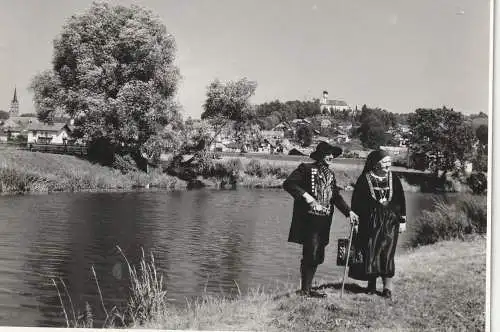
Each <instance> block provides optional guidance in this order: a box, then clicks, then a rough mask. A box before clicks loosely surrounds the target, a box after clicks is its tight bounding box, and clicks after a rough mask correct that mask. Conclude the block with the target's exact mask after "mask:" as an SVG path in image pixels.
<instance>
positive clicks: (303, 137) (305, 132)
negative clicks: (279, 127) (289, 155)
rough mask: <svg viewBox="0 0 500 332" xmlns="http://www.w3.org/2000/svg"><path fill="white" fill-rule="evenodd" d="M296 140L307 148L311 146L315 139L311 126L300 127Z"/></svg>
mask: <svg viewBox="0 0 500 332" xmlns="http://www.w3.org/2000/svg"><path fill="white" fill-rule="evenodd" d="M296 138H297V141H298V142H299V144H300V145H301V146H302V147H304V148H306V147H308V146H310V145H311V143H312V138H313V130H312V128H311V127H309V126H300V127H298V128H297V132H296Z"/></svg>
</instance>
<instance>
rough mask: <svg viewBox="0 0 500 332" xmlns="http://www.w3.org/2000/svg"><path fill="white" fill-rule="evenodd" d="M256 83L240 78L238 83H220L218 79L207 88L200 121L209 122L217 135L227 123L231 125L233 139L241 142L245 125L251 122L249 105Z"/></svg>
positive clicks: (251, 114)
mask: <svg viewBox="0 0 500 332" xmlns="http://www.w3.org/2000/svg"><path fill="white" fill-rule="evenodd" d="M256 88H257V83H256V82H254V81H249V80H248V79H247V78H242V79H240V80H238V81H229V82H227V83H222V82H221V81H219V80H218V79H216V80H215V81H213V82H212V83H210V85H209V86H208V88H207V99H206V101H205V104H204V105H203V108H204V111H203V113H202V114H201V118H202V119H207V120H210V121H211V122H212V123H213V124H214V125H215V126H216V127H218V128H217V130H216V133H215V135H218V134H219V133H220V131H221V130H222V128H224V127H225V126H226V125H227V124H228V123H231V124H232V127H233V131H234V132H235V138H236V139H237V140H240V141H241V137H242V132H243V131H244V129H245V128H246V127H247V126H246V125H245V124H246V122H247V121H249V120H251V119H252V118H253V116H254V114H255V110H254V108H253V107H252V105H251V104H250V98H251V97H252V96H253V95H254V93H255V89H256Z"/></svg>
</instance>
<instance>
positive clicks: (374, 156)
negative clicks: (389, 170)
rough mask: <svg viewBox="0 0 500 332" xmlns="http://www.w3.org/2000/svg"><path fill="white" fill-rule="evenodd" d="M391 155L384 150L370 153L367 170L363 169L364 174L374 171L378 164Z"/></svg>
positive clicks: (366, 165) (367, 159) (366, 163)
mask: <svg viewBox="0 0 500 332" xmlns="http://www.w3.org/2000/svg"><path fill="white" fill-rule="evenodd" d="M388 155H389V154H388V153H387V152H386V151H384V150H374V151H372V152H370V154H369V155H368V157H367V158H366V162H365V168H363V174H365V173H367V172H369V171H372V170H373V169H374V168H375V165H377V163H378V162H379V161H380V160H382V159H384V158H385V157H387V156H388Z"/></svg>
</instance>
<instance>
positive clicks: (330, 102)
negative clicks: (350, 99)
mask: <svg viewBox="0 0 500 332" xmlns="http://www.w3.org/2000/svg"><path fill="white" fill-rule="evenodd" d="M319 107H320V109H321V113H323V111H325V110H326V111H329V112H330V113H331V112H335V111H352V108H351V106H349V105H347V103H346V102H345V101H343V100H336V99H328V91H323V98H321V100H320V105H319Z"/></svg>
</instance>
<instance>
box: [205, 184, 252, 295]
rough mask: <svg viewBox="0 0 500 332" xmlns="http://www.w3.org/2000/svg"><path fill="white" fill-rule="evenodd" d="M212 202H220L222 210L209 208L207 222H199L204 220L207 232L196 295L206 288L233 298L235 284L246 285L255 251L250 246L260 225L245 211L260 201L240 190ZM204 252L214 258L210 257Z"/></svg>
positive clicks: (223, 195)
mask: <svg viewBox="0 0 500 332" xmlns="http://www.w3.org/2000/svg"><path fill="white" fill-rule="evenodd" d="M212 199H214V200H217V201H219V204H220V207H214V204H208V206H207V207H208V211H206V210H205V213H204V214H202V216H203V215H204V218H203V217H202V218H200V219H201V220H203V219H204V223H203V224H205V232H204V233H203V237H201V238H200V245H201V248H203V249H202V250H203V251H201V252H200V259H199V268H198V275H199V276H200V277H202V279H201V280H200V281H201V282H199V284H198V287H197V290H198V292H197V293H198V294H200V293H201V292H202V291H203V290H204V289H205V287H206V288H207V289H208V290H210V291H211V292H214V293H220V292H221V291H223V292H224V293H226V292H228V291H229V292H230V293H233V294H234V293H236V292H237V288H236V287H237V286H236V284H235V282H237V283H238V284H239V285H240V286H241V287H245V284H246V283H247V280H246V277H247V275H246V274H243V273H242V272H243V270H244V266H245V265H247V264H248V261H246V260H248V258H249V254H251V253H252V252H253V251H254V250H253V248H252V247H251V246H252V243H253V242H252V240H253V237H254V230H255V222H258V221H257V220H255V219H254V216H253V215H252V214H251V213H250V214H249V209H248V208H246V207H248V206H253V207H255V206H259V205H260V198H259V196H258V194H256V193H255V192H251V191H243V190H241V191H224V192H218V193H216V194H214V196H213V197H212ZM220 200H222V202H220ZM235 207H239V209H238V208H235ZM210 218H211V219H212V220H209V219H210ZM205 251H208V252H211V255H210V256H208V257H207V255H206V252H205ZM226 295H227V294H226Z"/></svg>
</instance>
